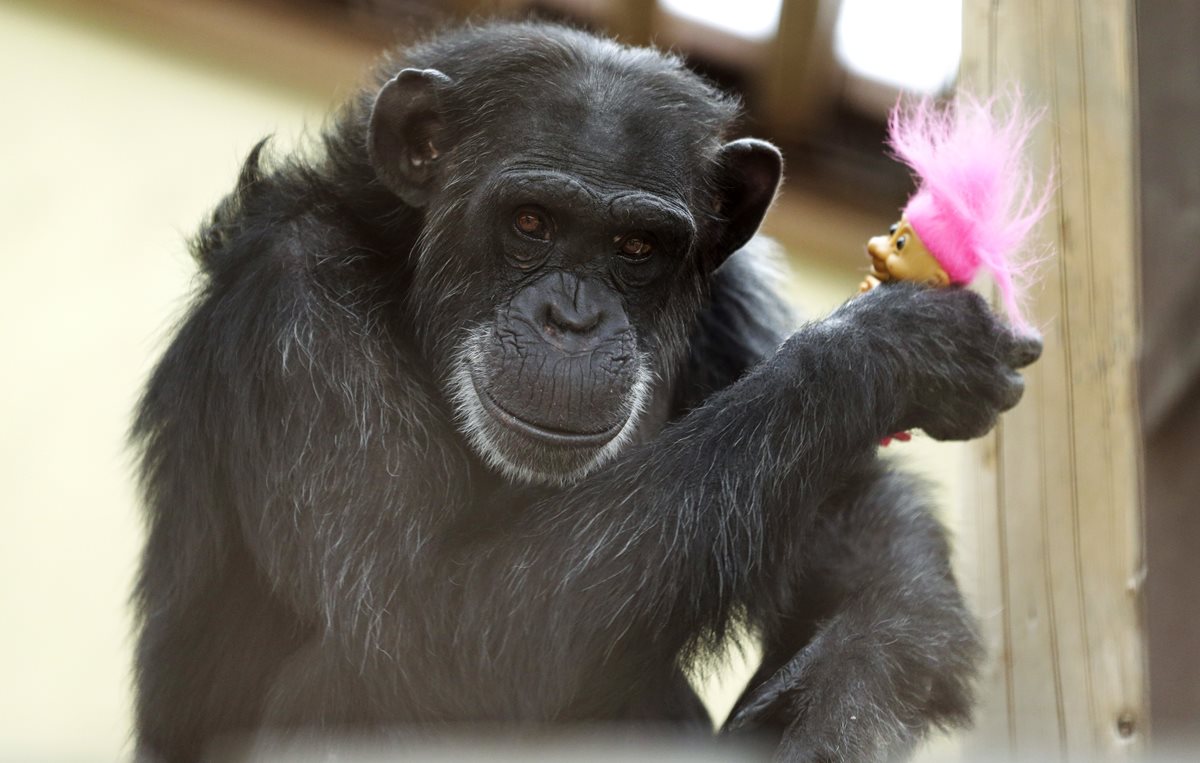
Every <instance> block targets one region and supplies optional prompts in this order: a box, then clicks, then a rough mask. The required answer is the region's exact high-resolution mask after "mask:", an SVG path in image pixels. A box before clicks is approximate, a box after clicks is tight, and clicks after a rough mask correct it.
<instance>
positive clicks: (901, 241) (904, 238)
mask: <svg viewBox="0 0 1200 763" xmlns="http://www.w3.org/2000/svg"><path fill="white" fill-rule="evenodd" d="M907 243H908V236H901V237H900V238H898V239H896V251H897V252H898V251H900V250H901V249H903V248H904V245H905V244H907Z"/></svg>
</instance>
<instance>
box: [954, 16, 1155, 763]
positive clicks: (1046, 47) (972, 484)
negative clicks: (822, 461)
mask: <svg viewBox="0 0 1200 763" xmlns="http://www.w3.org/2000/svg"><path fill="white" fill-rule="evenodd" d="M1132 6H1133V2H1132V0H1088V1H1087V2H1084V0H1072V1H1064V2H1058V1H1057V0H1029V2H1020V3H1001V2H997V1H995V0H966V2H965V3H964V14H963V51H964V54H963V55H964V60H963V65H962V77H961V81H962V85H961V87H963V88H966V89H969V90H970V91H971V92H973V93H976V94H983V95H986V94H989V93H993V92H998V91H1001V90H1003V89H1006V88H1008V87H1010V86H1012V85H1019V86H1020V88H1021V90H1022V91H1023V92H1024V94H1025V96H1026V98H1027V100H1029V101H1031V102H1033V103H1035V104H1039V105H1043V106H1044V107H1045V108H1046V114H1045V118H1044V119H1043V121H1042V123H1041V125H1040V126H1039V127H1038V129H1037V131H1036V133H1035V136H1034V140H1033V150H1034V160H1035V163H1036V166H1037V168H1038V169H1039V170H1040V171H1043V172H1044V171H1047V170H1048V169H1049V168H1050V167H1051V166H1054V165H1056V166H1057V179H1058V188H1057V192H1056V195H1055V199H1054V205H1053V208H1052V210H1051V212H1050V214H1049V215H1048V216H1047V219H1046V221H1045V222H1044V224H1043V225H1042V226H1041V228H1040V237H1041V239H1042V240H1043V241H1045V242H1048V243H1050V244H1052V245H1053V247H1054V253H1053V255H1052V256H1051V257H1050V258H1049V259H1047V260H1046V261H1045V262H1044V263H1043V264H1042V266H1041V267H1040V268H1039V269H1038V276H1039V279H1040V286H1039V287H1038V288H1037V289H1036V294H1035V295H1033V296H1034V298H1033V301H1032V308H1033V312H1034V315H1035V323H1037V324H1038V325H1039V327H1040V328H1041V329H1042V331H1043V332H1044V334H1045V340H1046V350H1045V354H1044V356H1043V358H1042V360H1041V361H1040V362H1039V363H1038V364H1037V365H1036V366H1035V367H1034V368H1033V369H1032V370H1031V371H1030V373H1029V374H1028V376H1027V382H1028V383H1027V388H1026V394H1025V399H1024V400H1023V401H1022V403H1021V405H1020V406H1019V407H1018V408H1017V409H1016V410H1014V411H1013V412H1012V413H1010V414H1008V415H1007V416H1005V417H1004V420H1003V421H1002V423H1001V425H1000V427H999V428H998V429H997V431H996V433H995V434H994V435H993V436H992V437H990V438H988V439H986V440H983V441H981V443H980V444H979V446H978V447H977V448H976V449H975V450H974V463H973V464H972V466H971V468H970V473H969V474H967V475H966V481H967V484H968V485H969V488H968V491H969V493H970V496H971V500H969V501H968V503H967V504H966V505H967V512H968V516H967V517H966V518H965V524H966V525H967V530H966V532H964V536H963V537H962V538H961V539H960V555H961V558H962V562H963V564H962V569H963V577H964V580H965V582H966V583H967V586H968V588H969V589H972V590H973V592H974V595H975V601H976V606H977V608H978V611H979V612H980V614H981V616H982V618H983V624H984V628H985V632H986V635H987V639H988V642H989V646H990V649H991V656H992V659H991V663H990V665H989V667H988V669H987V672H986V675H985V677H984V679H983V681H982V682H981V687H980V688H981V694H982V700H983V701H982V705H981V707H980V709H979V712H978V719H977V727H976V729H975V730H974V731H973V732H972V733H971V734H970V735H968V737H967V739H966V740H965V752H966V753H967V759H971V760H975V759H979V757H980V755H981V754H984V753H986V754H987V755H989V756H996V755H998V756H1000V757H1001V758H1005V757H1012V758H1014V759H1018V760H1056V759H1066V758H1067V757H1071V758H1073V759H1080V760H1082V759H1086V760H1089V761H1109V760H1128V759H1131V758H1133V757H1135V756H1136V755H1137V754H1138V753H1140V752H1141V751H1143V749H1144V747H1145V734H1146V728H1147V718H1146V712H1147V705H1148V702H1147V686H1146V671H1145V661H1146V657H1145V650H1144V634H1143V627H1142V614H1141V598H1142V583H1143V579H1144V567H1143V565H1144V561H1143V547H1142V522H1143V518H1142V507H1141V484H1140V474H1141V471H1140V457H1141V454H1140V445H1139V443H1140V435H1139V426H1138V411H1137V405H1136V397H1135V375H1134V374H1135V360H1136V352H1137V341H1138V325H1139V316H1138V310H1139V305H1138V271H1137V255H1136V253H1137V238H1136V228H1137V225H1136V208H1137V207H1136V203H1137V202H1136V199H1137V194H1136V187H1137V185H1136V184H1137V168H1136V132H1135V97H1134V83H1135V81H1136V80H1135V74H1134V72H1135V67H1134V55H1135V50H1134V28H1133V7H1132Z"/></svg>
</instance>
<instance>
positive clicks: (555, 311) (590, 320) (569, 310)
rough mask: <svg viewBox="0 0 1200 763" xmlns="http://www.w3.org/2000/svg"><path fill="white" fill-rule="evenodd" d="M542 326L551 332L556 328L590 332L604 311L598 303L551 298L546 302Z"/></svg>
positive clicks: (571, 331)
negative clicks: (580, 302)
mask: <svg viewBox="0 0 1200 763" xmlns="http://www.w3.org/2000/svg"><path fill="white" fill-rule="evenodd" d="M543 317H544V327H545V328H548V329H550V331H551V332H553V331H554V330H558V331H560V332H563V333H571V334H590V333H592V331H594V330H595V328H596V327H597V326H599V325H600V321H601V320H603V319H604V311H603V310H601V309H600V307H599V306H598V305H595V304H591V303H588V302H584V303H582V304H579V303H578V301H577V300H576V301H572V302H568V301H566V300H564V299H551V300H550V301H549V302H547V304H546V313H545V315H544V316H543Z"/></svg>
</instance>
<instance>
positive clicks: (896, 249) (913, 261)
mask: <svg viewBox="0 0 1200 763" xmlns="http://www.w3.org/2000/svg"><path fill="white" fill-rule="evenodd" d="M867 253H868V254H870V255H871V275H873V276H875V277H876V278H878V279H879V280H880V281H913V282H916V283H927V284H929V285H931V286H945V285H947V284H949V283H950V276H948V275H947V274H946V271H945V270H943V269H942V266H941V265H939V264H938V261H937V259H935V258H934V256H933V255H932V254H930V253H929V250H928V249H926V248H925V243H924V242H923V241H921V239H920V237H918V236H917V232H916V231H915V230H913V227H912V225H910V224H909V222H908V220H907V219H906V218H903V217H901V218H900V221H899V222H897V223H895V224H894V225H892V227H891V229H890V230H889V231H888V235H886V236H875V237H874V238H872V239H871V240H870V241H868V242H867Z"/></svg>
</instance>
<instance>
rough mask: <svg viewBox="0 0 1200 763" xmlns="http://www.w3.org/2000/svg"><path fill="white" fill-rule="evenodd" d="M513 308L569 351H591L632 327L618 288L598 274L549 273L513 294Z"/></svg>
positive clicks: (526, 320)
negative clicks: (585, 275) (616, 289)
mask: <svg viewBox="0 0 1200 763" xmlns="http://www.w3.org/2000/svg"><path fill="white" fill-rule="evenodd" d="M511 309H512V310H513V311H514V312H515V313H516V314H517V315H521V316H523V317H524V321H523V323H524V324H525V325H526V326H528V327H530V328H534V329H535V330H536V331H537V333H538V334H540V335H541V337H540V338H541V339H543V340H545V341H546V342H548V343H549V344H551V345H553V346H554V347H557V348H558V349H559V350H561V351H563V352H567V353H576V352H589V351H591V350H593V349H595V348H596V347H597V346H598V345H600V344H602V343H603V342H605V341H607V340H610V339H612V338H613V337H614V336H616V335H618V334H620V333H621V332H622V331H626V330H628V329H629V320H628V318H627V317H626V316H625V310H624V307H623V306H622V304H621V300H620V297H619V296H618V294H617V293H616V291H615V290H614V289H613V288H612V287H610V286H609V285H608V284H606V283H605V282H604V281H603V280H600V279H598V278H589V277H583V278H581V277H579V276H576V275H575V274H573V273H564V272H561V271H559V272H555V273H547V274H546V275H545V276H543V277H542V278H539V279H538V280H537V281H535V282H533V283H532V284H529V285H528V286H526V287H525V288H524V289H522V290H521V291H520V292H518V293H517V295H516V296H515V297H514V298H513V301H512V303H511Z"/></svg>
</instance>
